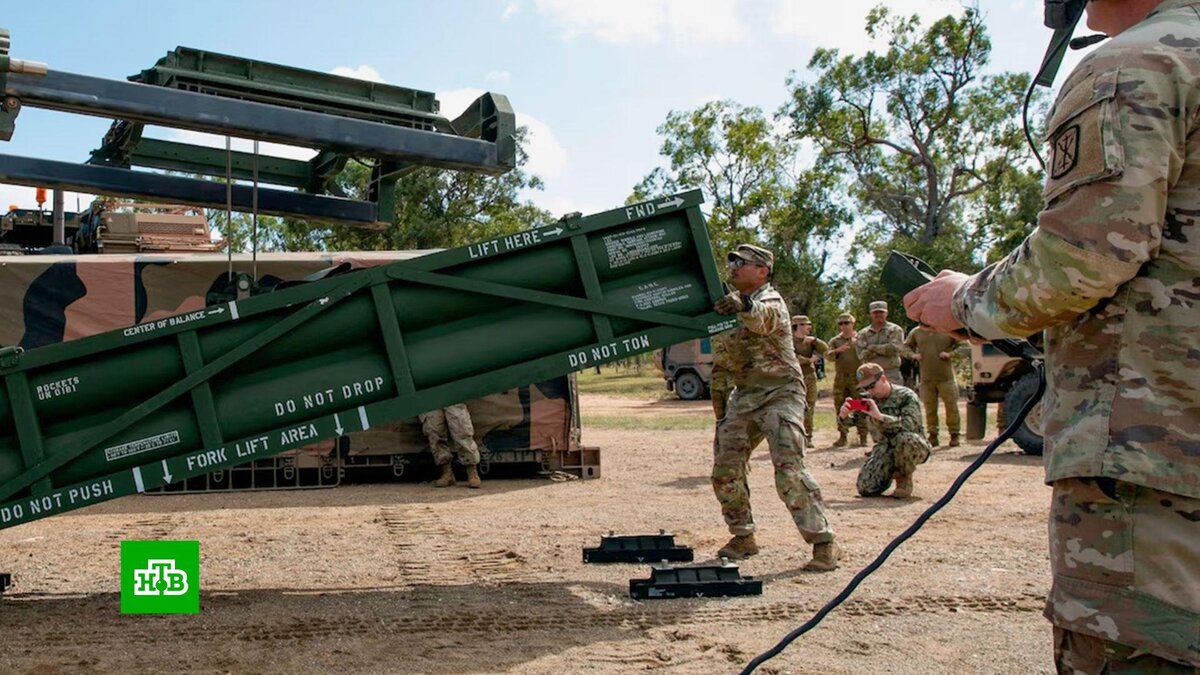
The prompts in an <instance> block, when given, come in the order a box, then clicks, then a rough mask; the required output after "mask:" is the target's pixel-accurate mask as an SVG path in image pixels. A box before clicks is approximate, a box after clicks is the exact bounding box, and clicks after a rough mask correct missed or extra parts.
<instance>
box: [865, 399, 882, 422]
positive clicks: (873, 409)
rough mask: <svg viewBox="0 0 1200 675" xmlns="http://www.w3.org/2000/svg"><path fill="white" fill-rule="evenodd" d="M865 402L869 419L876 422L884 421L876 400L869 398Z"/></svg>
mask: <svg viewBox="0 0 1200 675" xmlns="http://www.w3.org/2000/svg"><path fill="white" fill-rule="evenodd" d="M863 400H864V401H866V402H867V408H868V410H867V417H870V418H871V419H873V420H876V421H880V420H882V419H883V413H881V412H879V404H877V403H875V399H873V398H869V397H868V398H865V399H863Z"/></svg>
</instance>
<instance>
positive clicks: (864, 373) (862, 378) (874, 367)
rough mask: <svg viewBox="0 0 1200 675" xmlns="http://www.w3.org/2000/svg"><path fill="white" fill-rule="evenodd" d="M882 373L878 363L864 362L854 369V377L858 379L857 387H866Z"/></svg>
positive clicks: (881, 367)
mask: <svg viewBox="0 0 1200 675" xmlns="http://www.w3.org/2000/svg"><path fill="white" fill-rule="evenodd" d="M880 375H883V366H881V365H879V364H878V363H864V364H862V365H861V366H859V367H858V370H857V371H855V373H854V377H855V378H857V379H858V388H859V389H866V388H867V387H869V386H871V385H872V384H874V383H875V380H877V379H879V376H880Z"/></svg>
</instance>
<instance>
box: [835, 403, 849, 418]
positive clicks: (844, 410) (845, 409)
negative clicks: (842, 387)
mask: <svg viewBox="0 0 1200 675" xmlns="http://www.w3.org/2000/svg"><path fill="white" fill-rule="evenodd" d="M850 412H851V411H850V399H846V400H845V401H843V402H842V407H841V408H839V409H838V419H843V420H844V419H846V418H847V417H849V416H850Z"/></svg>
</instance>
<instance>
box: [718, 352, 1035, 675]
mask: <svg viewBox="0 0 1200 675" xmlns="http://www.w3.org/2000/svg"><path fill="white" fill-rule="evenodd" d="M1033 367H1034V371H1035V372H1036V373H1037V375H1038V388H1037V391H1036V392H1034V394H1033V396H1032V397H1031V398H1030V399H1029V400H1028V401H1026V402H1025V405H1024V406H1022V407H1021V411H1020V412H1018V413H1017V416H1016V418H1015V419H1013V420H1012V421H1010V422H1009V423H1008V427H1007V428H1006V429H1005V430H1004V431H1003V432H1002V433H1001V434H1000V435H999V436H997V437H996V440H994V441H992V442H991V443H988V445H987V447H985V448H984V449H983V452H982V453H980V455H979V457H978V458H977V459H976V460H975V461H974V462H971V465H970V466H968V467H967V468H966V469H965V470H964V471H963V472H962V473H961V474H959V476H958V478H956V479H955V480H954V482H953V483H952V484H951V485H950V488H949V489H948V490H946V494H944V495H942V497H941V498H940V499H938V500H937V501H936V502H934V503H933V504H932V505H931V506H930V507H929V508H928V509H925V512H924V513H922V514H921V515H920V516H919V517H918V518H917V519H916V520H915V521H914V522H913V524H912V525H909V526H908V529H906V530H904V531H903V532H901V533H900V534H899V535H898V536H897V537H896V538H895V539H893V540H892V541H891V542H890V543H888V545H887V546H885V547H884V548H883V550H882V551H880V553H879V555H878V556H876V557H875V559H874V560H872V561H871V564H870V565H867V566H866V567H864V568H863V569H862V570H860V571H859V572H858V574H855V575H854V578H853V579H851V580H850V583H848V584H846V587H845V588H843V589H842V591H841V592H840V593H838V594H837V595H836V596H834V597H833V599H832V600H830V601H829V602H827V603H825V606H824V607H822V608H821V609H819V610H818V611H817V613H816V614H814V615H813V617H812V618H811V619H809V620H808V621H806V622H805V623H804V624H803V625H801V626H800V627H799V628H797V629H795V630H793V631H792V632H790V633H788V634H787V635H785V636H784V637H783V639H782V640H780V641H779V643H778V644H776V645H775V646H774V647H772V648H770V649H768V650H767V651H765V652H763V653H762V654H759V655H758V656H756V657H754V659H753V660H752V661H750V663H747V664H746V667H745V668H743V669H742V671H741V675H749V674H750V673H753V672H754V670H755V669H756V668H758V667H759V666H761V665H762V664H764V663H766V662H767V661H769V660H771V659H773V658H775V657H776V656H778V655H779V654H780V653H781V652H783V650H784V649H786V648H787V646H788V645H789V644H791V643H792V642H793V641H794V640H795V639H796V638H798V637H800V636H801V635H804V634H805V633H807V632H808V631H810V630H812V629H813V628H816V627H817V625H818V624H820V623H821V621H822V620H823V619H824V618H825V617H826V616H827V615H828V614H829V613H830V612H832V611H833V610H834V609H836V608H837V607H838V605H841V604H842V603H843V602H845V601H846V599H847V598H849V597H850V594H851V593H853V592H854V589H856V588H858V586H859V584H861V583H862V582H863V580H865V579H866V578H867V577H869V576H871V574H873V573H874V572H875V570H877V569H879V568H880V567H882V566H883V563H884V562H885V561H887V559H888V558H889V557H890V556H891V555H892V552H893V551H895V550H896V549H897V548H899V547H900V544H903V543H904V542H906V541H908V540H909V539H910V538H911V537H912V536H913V535H914V534H916V533H917V530H920V529H921V527H923V526H924V525H925V523H926V521H928V520H929V519H930V518H932V517H933V514H935V513H937V512H938V511H941V510H942V508H944V507H945V506H946V505H947V504H949V503H950V500H952V499H954V496H955V495H956V494H958V491H959V489H960V488H962V486H963V484H964V483H966V482H967V479H968V478H970V477H971V474H973V473H975V472H976V471H977V470H979V467H981V466H983V464H984V462H986V461H987V460H988V458H989V457H991V456H992V453H993V452H995V451H996V448H998V447H1000V444H1001V443H1003V442H1004V441H1007V440H1008V439H1009V438H1012V435H1013V434H1015V433H1016V432H1017V429H1020V428H1021V425H1022V424H1024V423H1025V416H1026V415H1028V414H1029V411H1030V410H1033V407H1034V406H1035V405H1037V404H1038V403H1039V402H1040V401H1041V400H1042V394H1043V393H1044V392H1045V391H1046V373H1045V371H1044V366H1043V364H1042V362H1041V361H1035V362H1034V363H1033Z"/></svg>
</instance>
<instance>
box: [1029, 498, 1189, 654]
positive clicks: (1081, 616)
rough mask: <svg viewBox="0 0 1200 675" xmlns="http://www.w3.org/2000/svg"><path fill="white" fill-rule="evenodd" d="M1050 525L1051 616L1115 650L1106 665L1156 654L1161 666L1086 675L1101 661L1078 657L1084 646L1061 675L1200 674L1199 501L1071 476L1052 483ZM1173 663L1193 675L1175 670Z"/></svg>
mask: <svg viewBox="0 0 1200 675" xmlns="http://www.w3.org/2000/svg"><path fill="white" fill-rule="evenodd" d="M1049 522H1050V526H1049V534H1050V570H1051V572H1052V573H1053V584H1052V586H1051V588H1050V597H1049V598H1048V599H1047V601H1046V618H1048V619H1049V620H1050V622H1051V623H1053V624H1054V625H1055V626H1056V627H1057V628H1060V629H1062V630H1064V631H1067V632H1070V633H1073V634H1077V635H1080V636H1089V637H1091V638H1095V639H1096V641H1099V642H1105V643H1114V644H1113V645H1107V646H1106V650H1105V651H1106V653H1107V654H1108V657H1107V658H1112V657H1113V653H1115V652H1121V653H1127V654H1128V655H1129V658H1130V659H1139V660H1141V657H1142V655H1144V654H1149V655H1153V656H1155V657H1159V659H1158V660H1157V661H1156V663H1159V664H1160V668H1159V669H1149V668H1144V669H1143V668H1136V669H1117V668H1109V669H1108V670H1089V669H1088V668H1089V666H1086V664H1087V663H1094V661H1087V660H1084V659H1083V656H1080V655H1079V654H1077V653H1076V652H1079V651H1086V650H1085V649H1083V648H1080V649H1068V650H1067V654H1064V655H1063V656H1062V658H1061V659H1060V660H1059V667H1060V672H1068V673H1071V672H1079V671H1081V672H1112V673H1143V672H1154V673H1158V672H1163V673H1168V672H1169V673H1176V672H1188V673H1190V672H1195V669H1196V668H1197V667H1200V499H1196V498H1191V497H1183V496H1180V495H1177V494H1172V493H1169V492H1162V491H1159V490H1154V489H1151V488H1146V487H1142V486H1140V485H1134V484H1133V483H1125V482H1122V481H1118V480H1113V479H1111V478H1070V479H1064V480H1059V481H1055V482H1054V493H1053V495H1052V501H1051V504H1050V521H1049ZM1065 639H1066V638H1064V640H1065ZM1081 641H1083V639H1082V638H1079V639H1077V640H1075V642H1076V643H1078V642H1081ZM1067 646H1068V647H1071V646H1072V645H1070V644H1068V645H1067ZM1121 646H1124V649H1123V651H1122V650H1121V649H1117V648H1119V647H1121ZM1110 649H1111V650H1114V651H1113V653H1109V650H1110ZM1091 651H1092V652H1094V651H1095V649H1092V650H1091ZM1119 655H1120V654H1117V656H1119ZM1089 658H1090V657H1089ZM1149 661H1154V660H1153V659H1150V660H1149ZM1142 662H1146V661H1142ZM1171 662H1176V663H1178V664H1186V666H1188V668H1189V669H1184V670H1178V669H1176V670H1172V669H1170V668H1172V667H1175V666H1173V664H1172V663H1171ZM1101 663H1102V664H1103V663H1105V662H1101ZM1162 664H1165V665H1162ZM1064 665H1065V666H1066V669H1063V668H1064Z"/></svg>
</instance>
